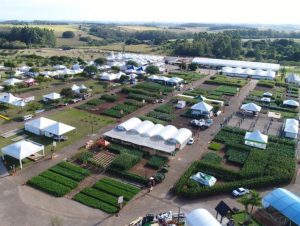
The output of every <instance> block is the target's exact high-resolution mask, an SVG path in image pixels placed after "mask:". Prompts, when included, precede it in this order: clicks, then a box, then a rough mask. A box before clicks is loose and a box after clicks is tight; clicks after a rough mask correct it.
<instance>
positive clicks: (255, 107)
mask: <svg viewBox="0 0 300 226" xmlns="http://www.w3.org/2000/svg"><path fill="white" fill-rule="evenodd" d="M241 109H242V110H245V111H254V112H260V110H261V107H260V106H258V105H257V104H255V103H248V104H243V105H242V106H241Z"/></svg>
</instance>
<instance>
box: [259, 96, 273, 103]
mask: <svg viewBox="0 0 300 226" xmlns="http://www.w3.org/2000/svg"><path fill="white" fill-rule="evenodd" d="M260 101H261V102H265V103H270V102H271V98H269V97H263V98H261V99H260Z"/></svg>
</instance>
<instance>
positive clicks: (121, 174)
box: [106, 168, 148, 185]
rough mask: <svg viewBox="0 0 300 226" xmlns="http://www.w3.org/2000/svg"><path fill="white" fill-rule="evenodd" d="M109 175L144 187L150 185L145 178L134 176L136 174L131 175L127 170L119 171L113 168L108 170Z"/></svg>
mask: <svg viewBox="0 0 300 226" xmlns="http://www.w3.org/2000/svg"><path fill="white" fill-rule="evenodd" d="M106 172H108V173H109V174H111V175H114V176H117V177H119V178H121V179H125V180H129V181H132V182H136V183H139V184H142V185H148V179H147V178H145V177H142V176H140V175H137V174H134V173H130V172H128V171H125V170H118V169H112V168H108V169H107V171H106Z"/></svg>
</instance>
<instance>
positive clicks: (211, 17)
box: [0, 0, 300, 25]
mask: <svg viewBox="0 0 300 226" xmlns="http://www.w3.org/2000/svg"><path fill="white" fill-rule="evenodd" d="M248 3H249V4H248V5H247V8H245V4H247V3H245V4H243V5H242V4H240V1H238V0H228V1H226V2H223V1H221V0H211V1H210V2H204V1H197V0H186V1H185V4H181V5H179V4H176V2H169V1H164V2H160V1H158V0H153V1H152V2H151V4H147V3H144V4H143V1H138V0H127V1H126V2H123V1H118V0H111V1H108V2H98V1H96V0H86V1H84V2H79V3H75V4H74V3H73V2H72V1H71V0H61V1H59V0H43V1H39V0H26V1H25V0H3V2H2V4H1V9H0V12H1V13H0V20H1V21H8V20H21V21H33V20H43V21H44V20H45V21H72V22H110V23H204V24H240V25H243V24H244V25H300V16H298V15H299V14H298V12H297V11H298V7H297V6H300V4H299V3H298V2H297V0H286V1H285V4H284V5H282V4H280V5H279V4H278V3H270V2H262V1H259V0H253V1H248ZM116 5H117V6H118V7H116ZM191 6H193V7H191ZM216 6H217V7H216ZM291 6H295V7H291ZM66 9H67V10H66ZM103 9H105V10H103ZM107 9H110V10H107ZM168 9H169V11H167V10H168ZM203 9H206V10H203ZM245 10H246V11H247V12H250V13H245ZM253 12H254V13H253ZM153 18H156V19H153ZM157 18H159V19H157Z"/></svg>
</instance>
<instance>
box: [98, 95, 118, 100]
mask: <svg viewBox="0 0 300 226" xmlns="http://www.w3.org/2000/svg"><path fill="white" fill-rule="evenodd" d="M101 99H103V100H106V101H108V102H115V101H116V100H117V99H118V97H117V96H116V95H113V94H103V95H102V96H101Z"/></svg>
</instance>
